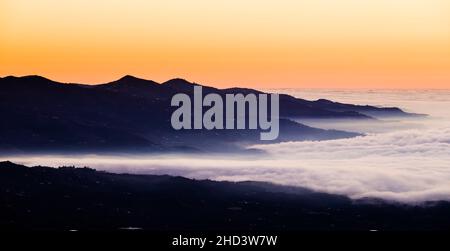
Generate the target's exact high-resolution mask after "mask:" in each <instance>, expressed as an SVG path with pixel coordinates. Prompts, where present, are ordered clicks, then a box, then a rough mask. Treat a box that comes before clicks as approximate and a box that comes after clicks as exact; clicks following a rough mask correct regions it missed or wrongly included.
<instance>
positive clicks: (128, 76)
mask: <svg viewBox="0 0 450 251" xmlns="http://www.w3.org/2000/svg"><path fill="white" fill-rule="evenodd" d="M142 80H144V81H147V80H145V79H142V78H138V77H135V76H132V75H125V76H123V77H121V78H120V79H118V80H117V82H124V81H142Z"/></svg>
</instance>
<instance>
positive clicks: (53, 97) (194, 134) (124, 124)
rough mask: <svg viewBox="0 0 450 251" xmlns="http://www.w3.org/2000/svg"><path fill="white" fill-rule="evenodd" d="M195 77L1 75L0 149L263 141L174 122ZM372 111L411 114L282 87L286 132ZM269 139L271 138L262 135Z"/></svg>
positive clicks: (313, 134) (199, 146)
mask: <svg viewBox="0 0 450 251" xmlns="http://www.w3.org/2000/svg"><path fill="white" fill-rule="evenodd" d="M194 85H195V83H191V82H188V81H186V80H183V79H172V80H169V81H167V82H165V83H161V84H159V83H156V82H154V81H151V80H145V79H140V78H136V77H133V76H125V77H123V78H121V79H118V80H116V81H113V82H110V83H106V84H100V85H82V84H65V83H58V82H55V81H52V80H49V79H46V78H44V77H40V76H25V77H13V76H9V77H4V78H0V114H1V115H2V120H1V123H0V150H1V151H3V152H6V151H12V152H14V151H16V152H23V151H63V152H64V151H68V152H72V151H87V152H97V151H143V152H159V151H164V152H166V151H183V152H186V151H224V152H226V151H241V148H240V146H242V145H246V144H254V143H263V142H260V141H259V131H258V130H211V131H208V130H181V131H176V130H174V129H172V127H171V124H170V116H171V114H172V112H173V110H174V108H172V107H171V106H170V100H171V98H172V96H173V95H174V94H176V93H180V92H183V93H186V94H188V95H192V93H193V86H194ZM237 91H238V92H240V93H244V94H247V93H260V92H259V91H257V90H252V89H241V88H231V89H216V88H213V87H207V86H204V87H203V92H204V94H207V93H211V92H215V93H219V94H220V95H225V94H227V93H233V94H235V93H236V92H237ZM369 113H373V114H375V113H378V114H381V113H384V114H393V115H394V114H395V115H396V116H398V115H401V116H411V114H408V113H405V112H403V111H401V110H400V109H398V108H378V107H373V106H356V105H349V104H341V103H334V102H331V101H327V100H318V101H307V100H303V99H298V98H294V97H292V96H289V95H280V116H281V117H282V118H283V119H281V121H280V137H279V139H278V141H277V142H280V141H289V140H323V139H335V138H345V137H353V136H356V135H358V134H355V133H350V132H343V131H336V130H322V129H317V128H312V127H308V126H305V125H302V124H299V123H296V122H293V121H291V120H290V119H291V118H342V119H373V117H371V116H370V115H368V114H369ZM264 143H267V142H264Z"/></svg>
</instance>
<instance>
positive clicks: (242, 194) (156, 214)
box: [0, 162, 450, 231]
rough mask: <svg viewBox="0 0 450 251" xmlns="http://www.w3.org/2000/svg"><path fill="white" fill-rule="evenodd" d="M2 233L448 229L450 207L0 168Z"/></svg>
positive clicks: (263, 186)
mask: <svg viewBox="0 0 450 251" xmlns="http://www.w3.org/2000/svg"><path fill="white" fill-rule="evenodd" d="M0 198H1V199H2V203H0V228H1V229H9V230H61V231H69V230H117V231H121V230H123V231H125V230H127V229H129V230H131V229H135V230H147V231H150V230H158V231H192V230H202V231H206V230H216V231H225V230H230V231H238V230H239V231H302V230H331V231H333V230H341V231H342V230H358V231H369V230H391V231H394V230H396V231H400V230H409V231H411V230H447V231H448V230H449V226H450V217H449V215H448V212H449V210H450V203H448V202H433V203H427V204H421V205H405V204H397V203H387V202H383V201H380V200H373V199H362V200H351V199H349V198H347V197H345V196H338V195H331V194H326V193H318V192H313V191H310V190H307V189H303V188H296V187H286V186H277V185H272V184H269V183H261V182H251V181H248V182H237V183H236V182H216V181H210V180H191V179H186V178H182V177H171V176H167V175H164V176H155V175H130V174H112V173H107V172H99V171H95V170H93V169H89V168H74V167H61V168H50V167H42V166H37V167H26V166H23V165H17V164H14V163H11V162H1V163H0Z"/></svg>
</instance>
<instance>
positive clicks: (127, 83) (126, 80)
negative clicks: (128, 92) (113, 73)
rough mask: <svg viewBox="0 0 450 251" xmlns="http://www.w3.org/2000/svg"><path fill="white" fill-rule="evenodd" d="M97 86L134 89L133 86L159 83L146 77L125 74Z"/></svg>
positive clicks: (141, 86) (149, 85) (138, 86)
mask: <svg viewBox="0 0 450 251" xmlns="http://www.w3.org/2000/svg"><path fill="white" fill-rule="evenodd" d="M99 86H100V87H107V88H108V89H109V88H113V89H117V88H120V89H123V88H126V89H134V88H146V87H153V86H159V84H158V83H156V82H154V81H152V80H146V79H142V78H138V77H135V76H131V75H126V76H123V77H121V78H120V79H118V80H116V81H113V82H110V83H107V84H103V85H99Z"/></svg>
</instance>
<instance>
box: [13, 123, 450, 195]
mask: <svg viewBox="0 0 450 251" xmlns="http://www.w3.org/2000/svg"><path fill="white" fill-rule="evenodd" d="M254 148H257V149H261V150H264V151H266V152H267V153H268V154H267V155H265V156H264V157H261V156H259V157H256V156H254V157H245V158H244V157H241V158H230V157H225V156H210V157H205V156H192V155H190V156H174V155H165V156H122V157H117V156H115V157H112V156H94V155H86V156H37V157H31V156H28V157H23V156H22V157H16V158H10V159H12V160H13V161H16V162H20V163H23V164H28V165H37V164H40V165H50V166H60V165H76V166H91V167H94V168H96V169H99V170H107V171H112V172H118V173H124V172H126V173H140V174H171V175H180V176H185V177H190V178H195V179H213V180H230V181H243V180H257V181H269V182H273V183H277V184H282V185H294V186H301V187H306V188H310V189H313V190H316V191H323V192H329V193H334V194H342V195H347V196H349V197H351V198H354V199H359V198H365V197H374V198H382V199H387V200H393V201H400V202H407V203H416V202H423V201H435V200H450V128H443V129H434V130H410V131H398V132H392V133H384V134H377V135H368V136H363V137H356V138H352V139H342V140H331V141H321V142H288V143H280V144H272V145H259V146H254Z"/></svg>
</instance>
